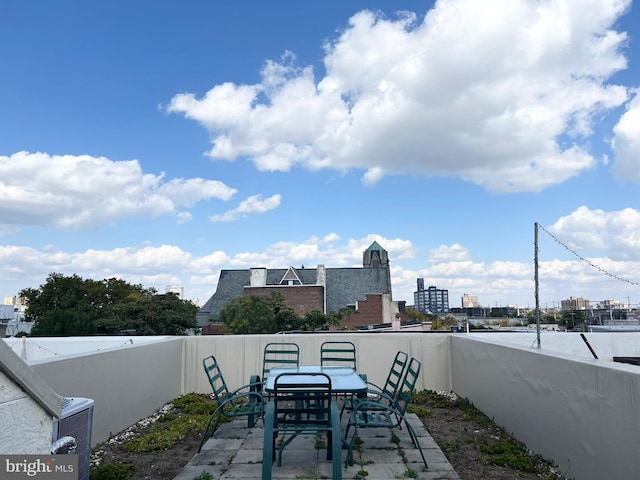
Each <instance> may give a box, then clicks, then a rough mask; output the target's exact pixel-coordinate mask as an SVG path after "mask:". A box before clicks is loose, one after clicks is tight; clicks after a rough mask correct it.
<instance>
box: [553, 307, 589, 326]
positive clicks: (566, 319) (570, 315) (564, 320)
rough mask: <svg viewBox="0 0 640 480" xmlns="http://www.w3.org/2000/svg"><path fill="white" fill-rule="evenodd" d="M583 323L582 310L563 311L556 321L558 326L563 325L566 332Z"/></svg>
mask: <svg viewBox="0 0 640 480" xmlns="http://www.w3.org/2000/svg"><path fill="white" fill-rule="evenodd" d="M583 322H584V312H583V311H582V310H565V311H563V312H562V317H561V318H560V320H559V321H558V325H564V326H565V327H566V329H567V330H573V329H574V328H575V326H576V325H578V324H580V323H583Z"/></svg>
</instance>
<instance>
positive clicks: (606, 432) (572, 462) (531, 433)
mask: <svg viewBox="0 0 640 480" xmlns="http://www.w3.org/2000/svg"><path fill="white" fill-rule="evenodd" d="M515 335H516V337H515V338H518V337H517V335H519V334H515ZM565 335H566V334H565ZM605 335H607V334H605ZM608 335H615V334H608ZM626 335H629V334H623V335H622V337H621V339H620V340H621V343H622V344H626V342H628V341H629V340H631V337H626ZM521 338H522V337H521ZM561 338H563V339H565V340H571V341H572V340H575V338H570V337H566V336H565V337H558V341H559V340H560V339H561ZM589 338H591V337H590V336H589ZM578 339H579V340H580V342H582V339H581V338H580V337H578ZM477 340H478V338H475V337H473V336H467V335H453V336H452V337H451V357H452V374H453V390H454V391H455V392H456V393H457V394H458V395H461V396H462V397H466V398H469V399H470V400H471V401H472V402H473V403H474V404H475V405H476V406H477V407H478V408H479V409H480V410H482V411H483V412H484V413H485V414H487V415H488V416H489V417H492V418H494V420H495V422H496V424H498V425H500V426H502V427H504V428H505V429H506V430H507V431H508V432H510V433H513V434H514V435H515V437H516V438H518V439H519V440H521V441H523V442H525V443H526V444H527V446H528V447H530V448H531V449H533V450H534V451H535V452H537V453H540V454H541V455H543V456H545V457H547V458H551V459H553V460H554V461H555V462H556V463H557V464H558V465H559V467H560V470H561V471H562V472H563V473H565V474H566V475H567V476H568V477H569V478H575V479H577V480H602V479H605V478H606V479H607V480H617V479H619V480H628V479H631V478H638V475H639V472H640V456H638V447H640V367H638V366H635V365H627V364H621V363H614V362H612V361H608V360H604V361H603V360H596V359H594V358H593V357H591V358H588V357H586V358H585V357H583V356H578V355H575V354H573V349H572V348H571V347H570V346H567V348H566V350H567V351H568V352H571V353H569V354H566V353H558V352H555V351H551V350H548V349H547V350H538V349H535V348H531V347H529V346H520V345H517V344H515V343H511V344H499V343H496V342H497V339H496V338H492V339H491V341H489V339H488V337H485V341H477ZM512 340H513V339H512ZM615 340H616V339H615V338H614V336H610V337H608V338H604V337H603V338H601V339H599V347H600V350H601V351H604V345H605V343H606V344H610V345H612V346H613V345H615V343H616V341H615ZM543 342H544V340H543ZM549 343H550V342H546V344H547V345H548V344H549ZM582 343H583V345H584V342H582ZM590 343H592V342H591V341H590ZM543 345H545V343H543ZM577 345H578V344H577V343H575V344H574V346H576V347H577ZM584 348H585V349H586V347H584ZM626 348H627V347H624V349H625V351H626ZM558 349H559V347H558ZM586 350H587V353H589V351H588V349H586ZM589 355H590V354H589Z"/></svg>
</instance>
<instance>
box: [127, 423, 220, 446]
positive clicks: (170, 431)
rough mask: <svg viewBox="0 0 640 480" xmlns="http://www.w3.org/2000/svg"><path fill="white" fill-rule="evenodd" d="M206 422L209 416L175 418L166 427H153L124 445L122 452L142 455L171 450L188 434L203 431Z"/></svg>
mask: <svg viewBox="0 0 640 480" xmlns="http://www.w3.org/2000/svg"><path fill="white" fill-rule="evenodd" d="M208 421H209V415H201V414H195V415H187V416H184V417H179V418H176V419H175V420H172V421H171V422H169V423H168V424H167V425H154V426H153V427H151V429H150V430H149V432H147V433H146V434H145V435H142V436H140V437H137V438H134V439H132V440H130V441H129V442H128V443H126V444H125V446H124V450H125V451H127V452H134V453H143V452H157V451H159V450H165V449H167V448H171V447H172V446H174V445H175V444H176V443H178V442H179V441H181V440H182V439H184V437H186V436H187V434H188V433H189V432H201V431H203V430H204V427H205V426H206V424H207V422H208Z"/></svg>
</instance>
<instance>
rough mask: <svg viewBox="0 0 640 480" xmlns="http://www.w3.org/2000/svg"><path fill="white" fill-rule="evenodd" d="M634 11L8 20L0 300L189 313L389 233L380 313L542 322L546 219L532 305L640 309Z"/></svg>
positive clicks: (618, 1)
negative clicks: (175, 295)
mask: <svg viewBox="0 0 640 480" xmlns="http://www.w3.org/2000/svg"><path fill="white" fill-rule="evenodd" d="M639 8H640V7H639V6H638V4H637V3H632V2H630V1H626V0H555V1H538V2H533V1H525V0H487V1H484V2H477V1H475V0H442V1H439V2H431V1H408V0H407V1H402V0H395V1H374V2H358V1H352V2H344V1H334V0H324V1H322V2H319V1H315V2H298V1H295V2H294V1H281V2H269V3H267V2H259V1H238V2H222V1H214V0H211V1H206V2H205V1H195V0H188V1H183V2H169V1H158V0H153V1H151V0H148V1H136V2H125V1H121V0H114V1H111V2H84V1H79V0H60V1H57V2H49V1H45V0H30V1H27V2H23V1H18V0H9V1H5V2H3V4H2V6H0V68H1V70H2V75H0V112H1V113H2V114H1V115H0V194H1V195H2V201H0V296H12V295H16V294H17V293H18V291H19V290H20V289H22V288H25V287H38V286H39V285H41V284H42V283H44V282H45V280H46V276H47V275H48V274H49V273H51V272H59V273H63V274H68V275H70V274H74V273H75V274H78V275H80V276H82V277H85V278H95V279H104V278H110V277H120V278H123V279H125V280H127V281H129V282H132V283H140V284H142V285H144V286H146V287H155V288H157V289H158V290H159V291H160V292H164V290H165V287H166V286H167V285H181V286H183V287H184V289H185V296H186V297H187V298H193V299H198V300H199V301H200V302H201V303H203V302H204V301H206V300H207V299H208V298H209V296H210V295H211V294H213V292H214V291H215V288H216V283H217V280H218V276H219V273H220V270H222V269H234V268H250V267H269V268H286V267H288V266H294V267H300V266H301V265H305V266H307V267H315V266H317V265H318V264H324V265H326V266H327V267H349V266H360V265H361V264H362V252H363V250H365V249H366V248H367V247H368V246H369V245H370V244H371V242H372V241H373V240H377V241H378V243H380V245H382V246H383V247H384V248H385V249H387V250H388V252H389V257H390V260H391V266H392V286H393V296H394V300H406V301H407V303H408V304H411V303H412V302H413V292H414V290H415V289H416V279H417V278H419V277H421V278H424V279H425V285H435V286H437V287H438V288H445V289H448V290H449V295H450V303H451V306H460V297H461V296H462V295H463V294H465V293H467V294H469V295H476V296H477V297H478V300H479V302H480V303H481V304H482V305H491V306H494V305H506V304H510V305H519V306H524V307H527V306H529V307H533V306H534V305H535V297H534V280H533V278H534V265H533V257H534V224H535V222H538V223H539V224H540V225H541V226H542V227H544V230H540V232H539V260H540V269H539V277H540V302H541V306H542V307H545V306H548V307H551V306H553V305H557V304H558V302H559V301H560V300H561V299H565V298H568V297H569V296H576V297H584V298H588V299H590V300H591V301H592V302H599V301H602V300H604V299H615V300H619V301H621V302H623V303H631V304H640V274H638V272H639V271H640V207H639V203H640V199H639V197H638V193H639V188H638V183H639V182H640V98H638V96H637V91H638V90H637V89H638V86H639V85H640V74H639V72H640V70H639V69H640V58H639V54H638V52H640V14H639V13H638V9H639ZM551 235H553V237H552V236H551ZM554 238H555V239H557V240H558V241H556V240H555V239H554ZM594 267H597V268H594Z"/></svg>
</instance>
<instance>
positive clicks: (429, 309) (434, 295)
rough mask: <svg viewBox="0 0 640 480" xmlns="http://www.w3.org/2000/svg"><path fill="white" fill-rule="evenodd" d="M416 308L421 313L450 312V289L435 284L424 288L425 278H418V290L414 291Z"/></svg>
mask: <svg viewBox="0 0 640 480" xmlns="http://www.w3.org/2000/svg"><path fill="white" fill-rule="evenodd" d="M413 304H414V308H415V309H416V310H417V311H418V312H421V313H448V312H449V290H442V289H439V288H436V287H435V286H430V287H429V288H427V289H425V288H424V278H419V279H418V290H417V291H415V292H413Z"/></svg>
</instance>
